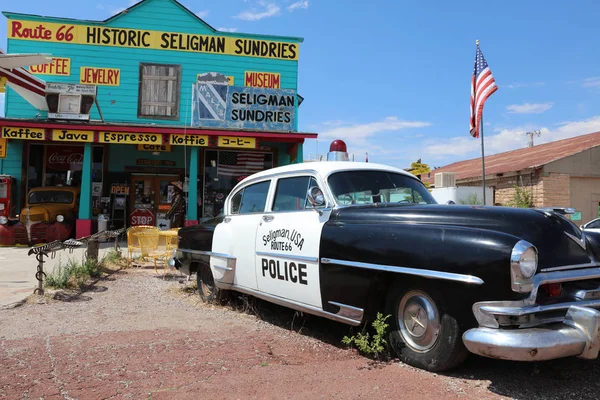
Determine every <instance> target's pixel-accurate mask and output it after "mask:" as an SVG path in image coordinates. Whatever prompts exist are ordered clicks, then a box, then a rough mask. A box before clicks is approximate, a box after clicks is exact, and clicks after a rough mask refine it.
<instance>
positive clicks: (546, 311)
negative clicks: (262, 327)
mask: <svg viewBox="0 0 600 400" xmlns="http://www.w3.org/2000/svg"><path fill="white" fill-rule="evenodd" d="M344 146H345V145H344ZM333 154H334V155H336V156H337V157H338V158H342V159H347V153H346V152H345V149H344V148H343V147H342V149H341V151H338V152H334V153H333ZM569 212H571V210H568V209H560V208H554V209H514V208H508V207H482V206H460V205H438V204H436V202H435V200H434V198H433V197H432V196H431V194H430V193H429V191H428V190H427V189H426V187H425V186H424V185H423V183H422V182H421V181H420V180H419V179H417V178H416V177H414V176H413V175H411V174H409V173H407V172H405V171H403V170H401V169H398V168H393V167H390V166H385V165H378V164H373V163H357V162H350V161H324V162H310V163H303V164H294V165H288V166H284V167H278V168H273V169H269V170H267V171H263V172H260V173H257V174H254V175H252V176H249V177H247V178H245V179H244V180H242V181H241V182H240V183H239V184H238V185H237V186H236V187H235V188H234V189H233V191H232V192H231V194H230V195H229V196H227V198H226V199H225V203H224V212H223V215H220V216H218V217H216V218H214V219H211V220H209V221H205V222H203V223H201V224H200V225H197V226H193V227H187V228H183V229H181V230H180V231H179V237H180V241H179V247H178V249H177V250H176V252H175V253H174V255H173V258H172V259H171V261H170V262H171V263H172V265H174V266H175V267H176V268H178V269H179V270H180V271H183V272H184V273H186V274H190V275H191V274H196V275H197V280H198V288H199V292H200V295H201V296H202V298H203V299H205V300H207V301H211V300H213V299H214V298H216V297H219V296H221V295H222V294H223V293H226V292H228V291H237V292H242V293H246V294H249V295H252V296H256V297H258V298H261V299H265V300H267V301H270V302H274V303H277V304H280V305H283V306H287V307H290V308H292V309H296V310H300V311H303V312H306V313H310V314H314V315H318V316H322V317H325V318H330V319H332V320H335V321H339V322H342V323H345V324H349V325H355V326H356V325H360V324H364V323H366V322H368V321H372V320H373V318H374V317H375V315H376V313H377V312H378V311H383V312H384V313H386V314H390V315H391V316H392V318H391V319H390V320H388V321H390V332H389V339H390V340H389V342H390V345H391V347H392V348H393V350H394V351H395V353H397V355H398V356H399V357H400V358H401V359H402V360H403V361H405V362H406V363H408V364H411V365H413V366H417V367H420V368H424V369H428V370H431V371H439V370H444V369H448V368H452V367H454V366H456V365H458V364H460V363H461V362H462V361H463V360H464V359H465V357H466V356H467V354H469V352H471V353H475V354H479V355H482V356H486V357H492V358H500V359H509V360H522V361H538V360H547V359H553V358H559V357H567V356H578V357H582V358H597V356H598V350H599V349H600V340H598V339H599V337H598V332H599V330H600V312H598V311H597V309H598V308H600V234H598V233H594V232H590V233H588V232H587V231H586V232H585V233H584V232H582V231H581V230H580V229H579V227H577V226H576V225H575V224H573V223H572V222H571V221H570V220H569V218H568V216H567V214H568V213H569Z"/></svg>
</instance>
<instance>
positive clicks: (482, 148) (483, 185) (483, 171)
mask: <svg viewBox="0 0 600 400" xmlns="http://www.w3.org/2000/svg"><path fill="white" fill-rule="evenodd" d="M475 44H476V45H477V46H479V40H475ZM479 130H480V131H481V185H482V189H483V205H484V206H485V150H484V143H483V110H481V120H480V125H479Z"/></svg>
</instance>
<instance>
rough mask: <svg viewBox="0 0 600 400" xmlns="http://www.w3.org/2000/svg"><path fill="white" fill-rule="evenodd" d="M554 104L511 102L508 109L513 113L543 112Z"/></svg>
mask: <svg viewBox="0 0 600 400" xmlns="http://www.w3.org/2000/svg"><path fill="white" fill-rule="evenodd" d="M553 105H554V104H553V103H537V104H536V103H524V104H511V105H510V106H508V107H506V109H507V110H508V112H510V113H513V114H541V113H543V112H546V111H548V110H549V109H551V108H552V106H553Z"/></svg>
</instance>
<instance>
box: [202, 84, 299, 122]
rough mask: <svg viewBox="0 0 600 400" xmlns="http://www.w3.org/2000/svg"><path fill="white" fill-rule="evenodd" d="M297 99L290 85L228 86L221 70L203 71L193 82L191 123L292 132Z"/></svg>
mask: <svg viewBox="0 0 600 400" xmlns="http://www.w3.org/2000/svg"><path fill="white" fill-rule="evenodd" d="M296 101H297V100H296V91H295V90H293V89H265V88H254V87H245V86H229V85H228V84H227V82H226V78H225V77H224V76H223V75H221V74H216V73H209V74H204V75H202V76H200V77H199V78H198V82H197V83H196V84H195V86H194V91H193V99H192V102H193V109H192V125H193V126H199V127H220V128H236V129H260V130H264V131H284V132H291V131H294V129H295V123H294V118H295V108H296Z"/></svg>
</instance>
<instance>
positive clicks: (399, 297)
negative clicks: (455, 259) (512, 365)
mask: <svg viewBox="0 0 600 400" xmlns="http://www.w3.org/2000/svg"><path fill="white" fill-rule="evenodd" d="M387 307H388V311H389V313H390V314H391V316H392V320H391V321H390V328H391V330H390V333H389V339H390V345H391V347H392V349H393V350H394V352H395V353H396V354H397V355H398V357H399V358H400V359H401V360H402V361H403V362H405V363H406V364H409V365H412V366H414V367H417V368H422V369H426V370H428V371H443V370H447V369H450V368H453V367H455V366H457V365H459V364H461V363H462V362H463V361H464V360H465V358H466V357H467V355H468V351H467V349H466V348H465V346H464V344H463V342H462V332H461V329H460V326H459V324H458V321H457V320H456V318H455V317H453V316H452V315H451V313H450V312H449V310H448V309H447V308H446V307H444V303H443V301H442V297H441V296H440V295H439V294H438V292H437V291H435V290H431V289H429V288H425V287H423V288H420V287H414V288H411V289H408V290H406V288H401V287H399V286H396V287H394V288H392V290H391V291H390V293H389V295H388V301H387Z"/></svg>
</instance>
